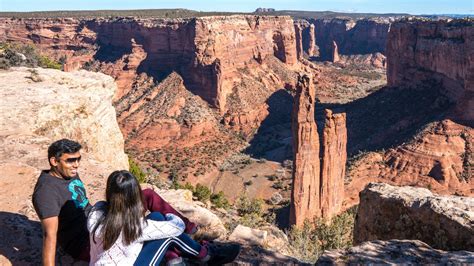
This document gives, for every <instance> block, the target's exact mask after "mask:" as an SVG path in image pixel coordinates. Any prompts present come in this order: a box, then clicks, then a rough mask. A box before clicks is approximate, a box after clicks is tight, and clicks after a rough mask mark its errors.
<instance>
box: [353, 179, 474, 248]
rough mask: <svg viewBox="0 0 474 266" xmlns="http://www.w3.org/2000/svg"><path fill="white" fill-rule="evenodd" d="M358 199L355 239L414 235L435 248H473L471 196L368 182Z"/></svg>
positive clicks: (359, 241) (472, 203) (473, 216)
mask: <svg viewBox="0 0 474 266" xmlns="http://www.w3.org/2000/svg"><path fill="white" fill-rule="evenodd" d="M360 199H361V200H360V204H359V209H358V213H357V217H356V222H355V226H354V241H355V243H361V242H363V241H371V240H390V239H418V240H421V241H423V242H425V243H427V244H429V245H431V246H432V247H434V248H438V249H443V250H469V251H474V226H473V225H474V212H473V210H474V198H469V197H457V196H436V195H433V194H432V193H431V192H430V191H429V190H427V189H424V188H414V187H394V186H391V185H388V184H384V183H371V184H369V185H368V186H367V187H366V188H365V190H364V191H362V192H361V196H360Z"/></svg>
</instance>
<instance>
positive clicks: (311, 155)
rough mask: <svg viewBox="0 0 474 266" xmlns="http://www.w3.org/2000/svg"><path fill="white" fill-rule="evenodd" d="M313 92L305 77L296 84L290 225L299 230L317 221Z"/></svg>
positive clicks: (318, 193) (293, 116)
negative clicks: (306, 221)
mask: <svg viewBox="0 0 474 266" xmlns="http://www.w3.org/2000/svg"><path fill="white" fill-rule="evenodd" d="M315 94H316V92H315V88H314V85H313V83H312V81H311V78H310V77H308V76H306V75H304V76H300V77H299V78H298V83H297V84H296V96H295V103H294V105H293V115H292V119H293V121H292V130H293V152H294V159H293V186H292V191H291V205H290V223H291V224H295V225H296V226H302V225H303V223H304V221H305V219H308V220H309V221H311V220H312V219H314V218H315V217H320V215H321V209H320V206H321V205H320V199H319V195H320V191H319V189H320V162H319V134H318V130H317V127H316V122H315V120H314V104H315Z"/></svg>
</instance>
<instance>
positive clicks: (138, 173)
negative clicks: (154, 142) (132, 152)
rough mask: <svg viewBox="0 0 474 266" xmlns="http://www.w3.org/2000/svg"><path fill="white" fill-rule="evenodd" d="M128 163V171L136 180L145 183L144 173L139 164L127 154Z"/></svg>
mask: <svg viewBox="0 0 474 266" xmlns="http://www.w3.org/2000/svg"><path fill="white" fill-rule="evenodd" d="M128 164H129V165H130V173H132V175H134V176H135V177H136V178H137V180H138V182H140V183H145V182H146V174H145V172H143V170H142V169H141V168H140V166H139V165H138V164H137V163H136V162H135V161H134V160H133V159H132V158H131V157H130V156H129V157H128Z"/></svg>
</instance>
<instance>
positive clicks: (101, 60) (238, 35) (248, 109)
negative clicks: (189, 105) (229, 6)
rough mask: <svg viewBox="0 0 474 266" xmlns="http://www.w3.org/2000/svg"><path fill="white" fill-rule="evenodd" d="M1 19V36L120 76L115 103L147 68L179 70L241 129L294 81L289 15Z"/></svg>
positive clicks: (159, 76)
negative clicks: (270, 97) (91, 62)
mask: <svg viewBox="0 0 474 266" xmlns="http://www.w3.org/2000/svg"><path fill="white" fill-rule="evenodd" d="M0 25H1V28H0V41H8V42H13V41H17V42H23V43H34V44H35V45H38V46H39V47H40V48H42V50H44V51H45V52H46V53H48V54H49V55H52V56H53V57H54V58H56V59H60V58H62V59H63V61H64V62H65V65H64V66H65V67H64V68H65V69H66V70H74V69H76V68H78V67H80V66H82V65H84V66H85V67H88V68H92V69H94V70H99V71H101V72H104V73H106V74H109V75H111V76H113V77H115V78H116V79H117V83H118V86H119V88H118V91H117V93H116V95H115V98H114V100H115V102H116V103H117V102H119V101H121V98H122V97H123V96H125V95H127V94H128V92H129V91H130V90H131V89H133V88H135V87H137V86H141V85H142V84H140V79H141V75H142V74H146V75H147V76H148V77H153V78H154V80H155V82H161V81H162V80H163V79H165V78H166V77H167V76H168V75H169V74H170V73H172V72H176V73H178V74H179V75H181V76H182V78H183V80H184V84H185V87H186V89H187V90H190V91H191V92H193V93H194V94H197V95H199V96H200V97H201V98H203V99H204V100H206V101H207V102H208V103H210V104H211V106H213V107H216V108H218V110H219V111H220V114H221V115H224V116H225V117H226V119H225V121H227V122H228V124H227V125H228V126H229V127H232V128H233V127H236V129H238V130H240V129H242V130H243V131H244V132H251V131H252V130H254V129H255V126H258V125H259V124H260V122H261V120H263V119H264V118H265V117H266V116H265V115H261V114H260V113H258V114H257V113H256V112H255V106H258V107H257V109H260V110H263V111H265V109H266V108H267V107H268V106H266V104H265V101H266V100H267V99H268V97H269V96H270V95H271V94H272V93H273V92H275V91H276V90H278V89H281V88H282V87H283V86H284V84H285V83H294V81H293V78H292V77H289V76H291V73H290V72H291V70H290V69H291V68H292V66H293V65H295V64H297V54H296V43H295V38H296V37H295V31H294V27H293V20H292V19H291V18H290V17H287V16H282V17H271V16H225V17H219V16H216V17H200V18H192V19H174V20H167V19H135V18H118V19H1V20H0ZM91 58H93V59H94V60H95V61H94V62H96V63H95V64H92V66H91V65H90V63H88V62H86V61H88V60H90V59H91ZM276 61H278V62H276ZM250 86H251V87H252V88H258V89H254V90H252V89H249V87H250ZM256 93H257V94H258V95H255V94H256ZM229 101H230V103H228V102H229ZM263 113H264V112H263Z"/></svg>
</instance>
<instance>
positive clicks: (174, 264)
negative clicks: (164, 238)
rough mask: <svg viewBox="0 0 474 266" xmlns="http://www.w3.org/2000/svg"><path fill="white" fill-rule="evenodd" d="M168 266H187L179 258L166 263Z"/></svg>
mask: <svg viewBox="0 0 474 266" xmlns="http://www.w3.org/2000/svg"><path fill="white" fill-rule="evenodd" d="M166 266H186V263H185V262H184V260H183V258H181V257H178V258H174V259H172V260H170V261H168V262H166Z"/></svg>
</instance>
